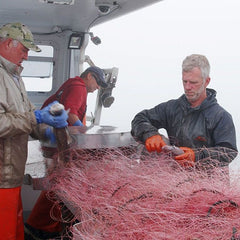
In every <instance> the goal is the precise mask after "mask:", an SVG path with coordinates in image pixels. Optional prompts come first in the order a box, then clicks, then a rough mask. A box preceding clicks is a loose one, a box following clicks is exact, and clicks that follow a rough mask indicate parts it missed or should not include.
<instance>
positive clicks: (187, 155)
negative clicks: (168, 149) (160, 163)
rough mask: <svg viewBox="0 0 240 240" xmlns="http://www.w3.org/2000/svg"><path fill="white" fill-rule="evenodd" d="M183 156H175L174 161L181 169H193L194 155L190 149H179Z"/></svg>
mask: <svg viewBox="0 0 240 240" xmlns="http://www.w3.org/2000/svg"><path fill="white" fill-rule="evenodd" d="M180 149H182V150H183V151H184V153H183V154H181V155H178V156H175V157H174V159H175V160H176V161H177V162H178V163H179V164H180V165H181V166H183V167H193V166H194V162H195V153H194V151H193V150H192V149H191V148H188V147H180Z"/></svg>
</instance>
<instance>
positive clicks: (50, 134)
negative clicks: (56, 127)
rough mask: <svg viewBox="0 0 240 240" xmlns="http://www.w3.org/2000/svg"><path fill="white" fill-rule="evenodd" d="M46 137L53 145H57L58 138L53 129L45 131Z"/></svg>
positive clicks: (49, 128)
mask: <svg viewBox="0 0 240 240" xmlns="http://www.w3.org/2000/svg"><path fill="white" fill-rule="evenodd" d="M45 136H46V137H47V139H49V140H50V142H51V144H56V142H57V140H56V136H55V134H54V133H53V130H52V128H51V127H48V128H47V129H46V131H45Z"/></svg>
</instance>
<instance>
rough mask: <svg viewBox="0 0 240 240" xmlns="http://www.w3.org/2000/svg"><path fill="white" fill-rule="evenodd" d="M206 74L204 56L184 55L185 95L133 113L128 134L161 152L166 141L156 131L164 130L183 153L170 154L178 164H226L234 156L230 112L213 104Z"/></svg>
mask: <svg viewBox="0 0 240 240" xmlns="http://www.w3.org/2000/svg"><path fill="white" fill-rule="evenodd" d="M209 73H210V65H209V62H208V59H207V58H206V57H205V56H203V55H199V54H192V55H190V56H187V57H186V58H185V59H184V61H183V63H182V83H183V88H184V92H185V94H183V95H182V96H181V97H180V98H178V99H175V100H170V101H167V102H164V103H160V104H159V105H157V106H155V107H153V108H151V109H148V110H143V111H141V112H139V113H138V114H136V116H135V117H134V119H133V120H132V130H131V133H132V136H133V137H134V138H135V139H136V140H137V141H140V142H142V143H144V144H145V146H146V149H147V150H148V151H149V152H154V151H156V152H161V151H162V149H163V148H165V147H164V146H165V145H166V141H164V139H163V137H162V136H161V135H160V134H159V132H158V130H159V129H165V130H166V131H167V134H168V137H169V141H170V144H171V145H175V146H178V147H179V148H180V149H182V150H183V152H184V153H182V154H180V155H178V156H175V157H174V159H175V160H176V161H177V162H178V163H179V164H180V165H182V166H188V167H189V166H194V165H195V164H196V163H199V164H200V163H201V166H203V165H204V166H209V165H211V164H213V165H215V164H217V165H218V166H221V167H223V166H227V165H228V164H229V163H230V162H231V161H232V160H233V159H234V158H235V157H236V156H237V146H236V133H235V126H234V123H233V120H232V117H231V115H230V114H229V113H228V112H227V111H226V110H225V109H223V108H222V107H221V106H220V105H219V104H218V103H217V100H216V91H215V90H213V89H210V88H207V86H208V84H209V83H210V77H209Z"/></svg>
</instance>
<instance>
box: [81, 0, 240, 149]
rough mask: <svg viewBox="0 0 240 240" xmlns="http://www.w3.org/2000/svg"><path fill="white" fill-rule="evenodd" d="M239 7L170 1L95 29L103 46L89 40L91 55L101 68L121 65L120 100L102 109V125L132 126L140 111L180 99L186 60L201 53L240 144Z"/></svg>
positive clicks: (224, 0) (230, 0)
mask: <svg viewBox="0 0 240 240" xmlns="http://www.w3.org/2000/svg"><path fill="white" fill-rule="evenodd" d="M239 11H240V2H239V0H221V1H218V0H181V1H179V0H165V1H162V2H159V3H157V4H154V5H151V6H150V7H147V8H144V9H141V10H138V11H135V12H133V13H130V14H128V15H126V16H123V17H120V18H118V19H116V20H113V21H111V22H109V23H105V24H101V25H98V26H96V27H94V28H92V29H91V31H93V33H94V34H95V35H97V36H99V37H100V38H101V40H102V44H101V45H98V46H95V45H94V44H93V43H91V42H89V46H88V49H87V52H86V53H87V54H88V55H89V56H90V57H91V58H92V60H93V62H94V63H95V64H96V65H99V66H100V67H103V68H111V67H118V68H119V74H118V80H117V84H116V88H115V89H114V90H113V96H114V97H115V102H114V103H113V105H112V106H111V108H108V109H103V111H102V117H101V125H112V126H117V127H120V128H121V129H124V130H129V129H130V123H131V120H132V119H133V117H134V116H135V114H136V113H138V112H139V111H141V110H143V109H145V108H151V107H153V106H155V105H157V104H158V103H160V102H163V101H167V100H169V99H171V98H178V97H179V96H180V95H181V94H182V93H183V87H182V82H181V81H182V79H181V64H182V60H183V59H184V58H185V57H186V56H187V55H190V54H192V53H199V54H204V55H206V56H207V58H208V59H209V61H210V65H211V83H210V85H209V87H210V88H214V89H215V90H216V91H217V99H218V102H219V103H220V104H221V105H222V106H223V107H224V108H225V109H226V110H228V111H229V112H230V113H231V114H232V116H233V119H234V122H235V125H236V130H237V136H238V145H240V134H239V131H240V111H239V109H240V103H239V102H240V101H239V99H238V97H239V96H240V92H239V86H240V66H239V65H240V34H239V31H240V27H239V26H240V14H239ZM91 98H93V96H92V97H91V96H90V94H89V101H88V106H89V109H90V108H91V102H94V101H93V100H91ZM94 103H95V102H94ZM239 149H240V148H239Z"/></svg>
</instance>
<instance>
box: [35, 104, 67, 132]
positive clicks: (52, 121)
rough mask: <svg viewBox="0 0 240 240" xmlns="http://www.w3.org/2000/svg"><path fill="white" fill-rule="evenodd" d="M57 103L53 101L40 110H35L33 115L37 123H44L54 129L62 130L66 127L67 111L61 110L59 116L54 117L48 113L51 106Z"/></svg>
mask: <svg viewBox="0 0 240 240" xmlns="http://www.w3.org/2000/svg"><path fill="white" fill-rule="evenodd" d="M57 103H59V102H58V101H54V102H52V103H50V104H49V105H47V106H46V107H45V108H43V109H42V110H36V111H34V114H35V116H36V120H37V123H38V124H39V123H45V124H48V125H50V126H52V127H54V128H64V127H66V126H67V125H68V123H67V119H68V114H67V111H65V110H62V112H61V114H59V115H57V116H54V115H52V114H51V113H50V111H49V110H50V108H51V106H52V105H54V104H57Z"/></svg>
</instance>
